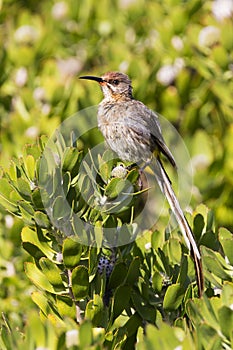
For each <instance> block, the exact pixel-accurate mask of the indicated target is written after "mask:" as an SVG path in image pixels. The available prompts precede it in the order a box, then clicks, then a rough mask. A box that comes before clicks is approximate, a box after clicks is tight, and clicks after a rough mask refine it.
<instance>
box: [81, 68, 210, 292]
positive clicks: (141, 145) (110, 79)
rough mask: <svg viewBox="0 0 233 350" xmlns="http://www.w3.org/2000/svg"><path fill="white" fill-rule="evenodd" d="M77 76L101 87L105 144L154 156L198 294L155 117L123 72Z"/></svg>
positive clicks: (128, 157)
mask: <svg viewBox="0 0 233 350" xmlns="http://www.w3.org/2000/svg"><path fill="white" fill-rule="evenodd" d="M80 78H81V79H89V80H94V81H97V82H98V83H99V84H100V86H101V89H102V91H103V94H104V99H103V100H102V102H101V103H100V104H99V108H98V115H97V118H98V126H99V128H100V130H101V132H102V134H103V136H104V138H105V140H106V142H107V144H108V145H109V147H110V148H111V149H112V150H113V151H115V152H116V153H117V155H118V157H119V158H120V159H122V160H125V161H130V162H132V163H138V164H142V163H144V164H145V163H146V164H150V162H151V159H152V157H153V154H155V155H156V166H155V169H153V170H154V172H155V176H156V179H157V181H158V184H159V186H160V189H161V191H162V192H163V193H164V195H165V196H166V198H167V201H168V202H169V205H170V207H171V209H172V211H173V213H174V215H175V217H176V219H177V222H178V224H179V226H180V229H181V232H182V234H183V236H184V239H185V242H186V244H187V246H188V248H189V249H190V251H191V254H192V257H193V261H194V265H195V270H196V277H197V285H198V292H199V296H201V295H202V293H203V289H204V278H203V271H202V263H201V255H200V252H199V249H198V247H197V245H196V242H195V240H194V238H193V234H192V231H191V229H190V227H189V225H188V223H187V220H186V219H185V216H184V214H183V212H182V210H181V207H180V205H179V202H178V200H177V198H176V196H175V194H174V191H173V189H172V186H171V181H170V179H169V177H168V175H167V173H166V172H165V169H164V167H163V165H162V162H161V159H160V153H162V154H164V155H165V157H167V159H168V160H169V162H170V163H171V164H172V165H173V166H174V167H176V162H175V159H174V157H173V155H172V153H171V152H170V150H169V149H168V147H167V145H166V144H165V141H164V138H163V136H162V132H161V127H160V124H159V120H158V116H157V115H156V113H154V112H153V111H151V110H150V109H148V108H147V107H146V106H145V105H144V104H143V103H142V102H140V101H137V100H135V99H134V98H133V96H132V86H131V81H130V79H129V77H128V76H127V75H126V74H123V73H119V72H108V73H106V74H104V75H103V76H102V77H94V76H83V77H80Z"/></svg>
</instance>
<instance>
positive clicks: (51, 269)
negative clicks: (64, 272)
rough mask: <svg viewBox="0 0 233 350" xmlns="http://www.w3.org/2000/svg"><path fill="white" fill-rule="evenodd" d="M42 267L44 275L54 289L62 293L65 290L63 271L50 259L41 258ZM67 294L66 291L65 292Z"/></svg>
mask: <svg viewBox="0 0 233 350" xmlns="http://www.w3.org/2000/svg"><path fill="white" fill-rule="evenodd" d="M39 264H40V267H41V268H42V271H43V273H44V274H45V276H46V277H47V279H48V281H49V282H50V283H51V284H52V286H53V287H54V289H56V290H57V291H61V290H63V291H64V289H65V287H64V284H63V281H62V278H61V270H60V269H59V268H58V267H57V265H56V264H54V263H53V262H52V261H51V260H49V259H48V258H44V257H43V258H41V259H40V261H39ZM64 292H65V291H64Z"/></svg>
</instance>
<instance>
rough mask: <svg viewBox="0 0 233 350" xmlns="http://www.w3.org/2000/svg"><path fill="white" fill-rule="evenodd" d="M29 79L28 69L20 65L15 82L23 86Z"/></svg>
mask: <svg viewBox="0 0 233 350" xmlns="http://www.w3.org/2000/svg"><path fill="white" fill-rule="evenodd" d="M27 80H28V71H27V69H26V68H25V67H20V68H19V69H18V70H17V71H16V74H15V84H16V85H17V86H19V87H23V86H24V85H25V84H26V82H27Z"/></svg>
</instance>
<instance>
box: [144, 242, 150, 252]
mask: <svg viewBox="0 0 233 350" xmlns="http://www.w3.org/2000/svg"><path fill="white" fill-rule="evenodd" d="M145 249H146V250H149V249H151V242H148V243H146V244H145Z"/></svg>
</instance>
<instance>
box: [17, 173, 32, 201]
mask: <svg viewBox="0 0 233 350" xmlns="http://www.w3.org/2000/svg"><path fill="white" fill-rule="evenodd" d="M17 185H18V191H19V193H20V194H21V196H22V197H23V198H25V199H29V198H31V192H32V190H31V188H30V185H29V183H28V182H27V181H26V180H24V179H23V178H21V177H20V178H18V179H17Z"/></svg>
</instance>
